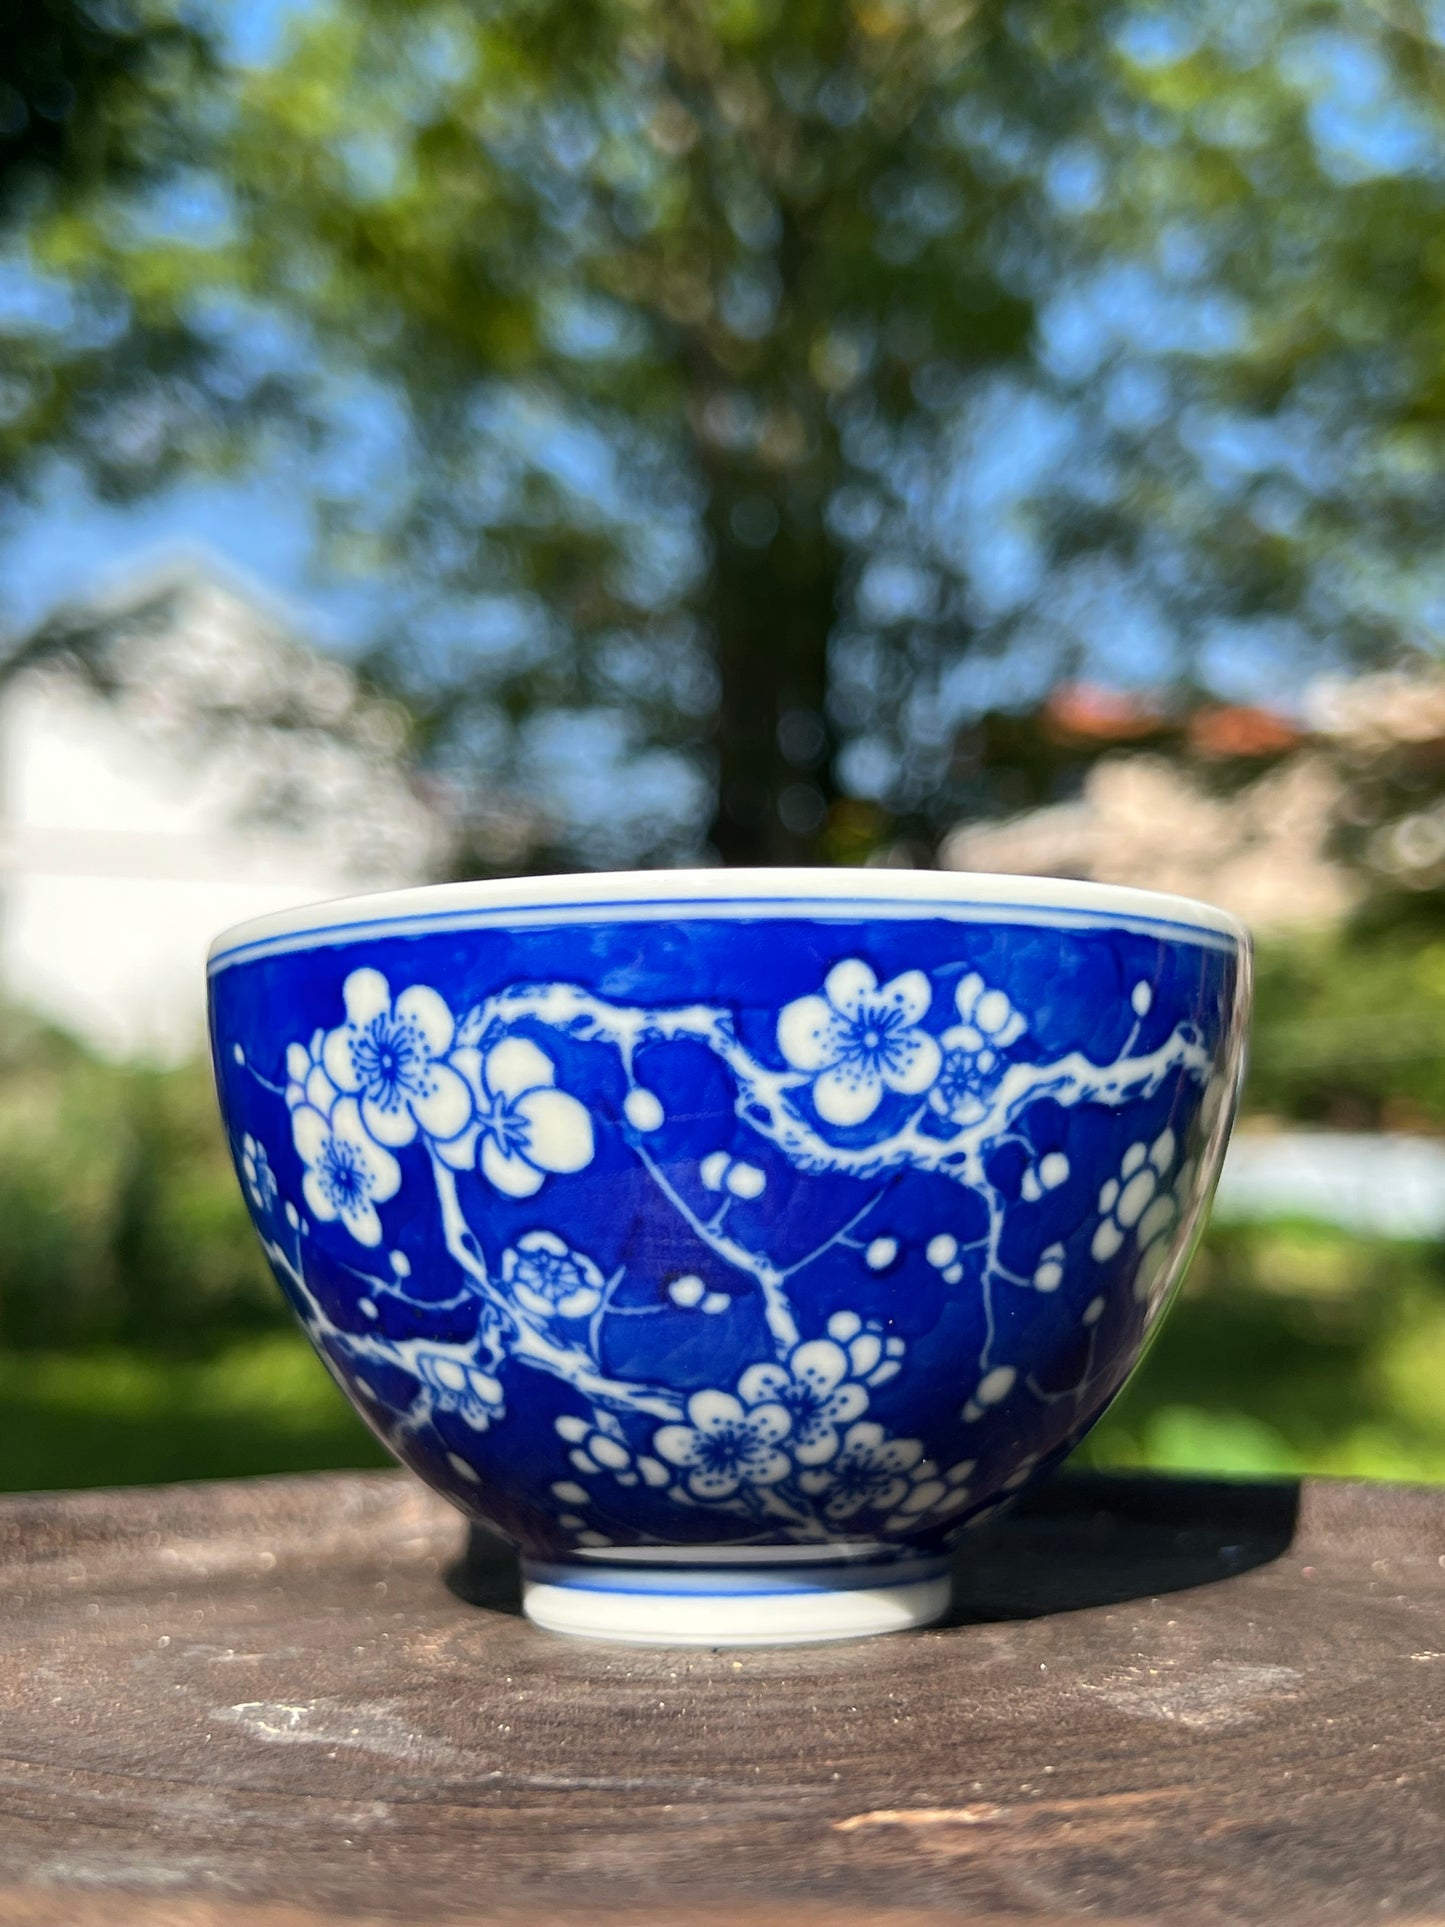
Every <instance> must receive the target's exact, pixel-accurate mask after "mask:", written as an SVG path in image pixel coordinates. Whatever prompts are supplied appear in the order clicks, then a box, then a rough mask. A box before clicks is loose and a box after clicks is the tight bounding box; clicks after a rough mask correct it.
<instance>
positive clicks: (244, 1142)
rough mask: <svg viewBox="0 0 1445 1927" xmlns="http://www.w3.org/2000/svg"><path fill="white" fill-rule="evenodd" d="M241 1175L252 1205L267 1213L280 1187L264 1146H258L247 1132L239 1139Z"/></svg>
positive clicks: (278, 1193)
mask: <svg viewBox="0 0 1445 1927" xmlns="http://www.w3.org/2000/svg"><path fill="white" fill-rule="evenodd" d="M241 1174H242V1176H243V1177H244V1178H245V1180H246V1189H247V1191H248V1192H249V1193H250V1196H251V1202H252V1204H253V1205H255V1207H256V1209H257V1210H258V1211H269V1210H270V1209H271V1207H272V1206H273V1205H274V1204H275V1202H276V1199H277V1197H278V1196H279V1195H280V1187H279V1186H278V1184H277V1183H276V1173H275V1172H274V1171H273V1170H272V1169H271V1160H270V1159H269V1158H268V1157H267V1155H266V1147H265V1145H264V1144H258V1143H257V1142H256V1140H255V1138H253V1137H252V1136H251V1133H250V1132H249V1131H247V1133H246V1135H245V1136H244V1137H243V1138H242V1139H241Z"/></svg>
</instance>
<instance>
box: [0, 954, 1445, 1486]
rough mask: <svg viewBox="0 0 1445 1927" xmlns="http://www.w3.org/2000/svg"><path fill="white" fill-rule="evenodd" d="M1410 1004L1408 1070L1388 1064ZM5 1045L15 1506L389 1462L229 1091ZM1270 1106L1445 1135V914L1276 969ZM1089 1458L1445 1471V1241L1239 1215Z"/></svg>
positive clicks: (1441, 1475) (16, 1033)
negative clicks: (247, 1190) (298, 1287)
mask: <svg viewBox="0 0 1445 1927" xmlns="http://www.w3.org/2000/svg"><path fill="white" fill-rule="evenodd" d="M1385 1012H1388V1013H1391V1021H1392V1022H1393V1023H1395V1025H1396V1030H1395V1031H1394V1033H1393V1035H1394V1036H1395V1037H1396V1038H1397V1039H1398V1038H1400V1037H1407V1038H1408V1039H1409V1040H1410V1051H1409V1054H1408V1056H1407V1057H1405V1058H1404V1059H1401V1057H1400V1056H1399V1055H1398V1054H1395V1055H1385V1056H1382V1055H1381V1054H1380V1052H1379V1050H1378V1049H1377V1048H1376V1044H1377V1041H1378V1040H1377V1036H1376V1033H1377V1032H1378V1031H1379V1028H1380V1024H1381V1021H1382V1020H1381V1013H1385ZM0 1037H3V1043H0V1490H10V1491H22V1490H34V1489H41V1488H55V1487H63V1486H96V1485H118V1484H129V1483H137V1482H151V1481H158V1480H168V1479H196V1478H220V1477H234V1476H240V1475H243V1474H248V1473H261V1472H281V1471H292V1470H298V1471H299V1470H310V1469H320V1468H323V1467H331V1466H365V1465H377V1464H383V1463H385V1462H386V1454H385V1453H384V1451H383V1449H382V1448H381V1447H380V1446H379V1445H378V1444H377V1443H376V1441H375V1440H374V1439H373V1438H372V1437H371V1435H370V1434H369V1433H368V1432H367V1431H366V1430H365V1429H364V1428H363V1427H362V1425H361V1423H360V1421H359V1420H358V1419H356V1418H355V1416H354V1415H353V1414H352V1412H351V1410H350V1408H349V1406H348V1405H347V1404H346V1402H345V1400H344V1399H343V1398H342V1396H341V1395H340V1393H339V1392H338V1391H337V1390H336V1388H335V1387H334V1385H333V1384H332V1382H331V1380H330V1378H329V1377H328V1376H327V1374H326V1372H325V1371H324V1370H323V1369H322V1367H321V1366H320V1365H319V1364H318V1362H317V1361H316V1359H315V1358H314V1356H313V1355H312V1353H311V1350H310V1347H309V1346H308V1344H307V1343H306V1341H305V1339H304V1338H303V1337H302V1336H301V1334H300V1332H299V1331H298V1330H297V1329H296V1328H295V1326H294V1325H293V1324H292V1322H291V1318H290V1314H289V1312H288V1311H287V1310H286V1308H285V1306H284V1304H283V1302H282V1300H281V1296H280V1293H279V1292H278V1291H277V1290H276V1287H275V1285H274V1284H273V1283H272V1281H271V1279H270V1277H269V1275H268V1274H267V1272H266V1268H265V1266H264V1264H263V1262H262V1260H261V1256H260V1252H259V1250H258V1248H257V1245H256V1241H255V1238H254V1235H253V1233H252V1232H251V1229H250V1226H249V1224H248V1222H247V1220H246V1216H245V1212H244V1210H243V1208H242V1205H241V1200H240V1195H239V1192H238V1189H237V1186H236V1180H235V1177H234V1175H233V1173H232V1171H231V1167H230V1163H229V1160H228V1157H227V1154H226V1149H225V1145H224V1141H223V1138H222V1134H221V1130H220V1126H219V1123H218V1120H217V1117H216V1112H215V1105H214V1098H213V1095H212V1091H211V1085H210V1078H209V1073H208V1072H207V1071H206V1070H204V1069H203V1068H202V1067H199V1066H192V1067H188V1068H183V1069H180V1070H173V1071H159V1070H147V1069H144V1068H139V1067H135V1066H116V1065H110V1064H102V1063H98V1062H96V1061H95V1060H94V1059H92V1058H90V1057H89V1056H87V1055H86V1053H85V1052H84V1051H83V1050H81V1049H80V1048H79V1047H78V1046H77V1045H75V1044H74V1043H73V1042H71V1041H69V1040H67V1039H66V1038H64V1037H61V1036H58V1035H57V1034H56V1033H54V1032H52V1031H48V1030H46V1029H44V1028H43V1027H41V1026H38V1025H36V1024H34V1023H31V1022H28V1021H26V1020H24V1019H23V1018H21V1017H12V1018H11V1019H10V1020H9V1021H8V1022H7V1023H6V1024H5V1025H4V1026H3V1027H0ZM1252 1093H1253V1103H1254V1106H1255V1109H1256V1111H1264V1112H1266V1113H1268V1114H1269V1115H1272V1116H1275V1117H1278V1118H1281V1119H1288V1120H1294V1121H1301V1122H1310V1123H1318V1122H1321V1121H1323V1120H1324V1119H1326V1118H1328V1117H1331V1116H1337V1117H1338V1121H1341V1122H1348V1123H1349V1124H1351V1125H1352V1126H1353V1127H1354V1128H1369V1127H1371V1126H1372V1125H1373V1126H1379V1125H1382V1124H1383V1125H1388V1124H1390V1123H1392V1122H1396V1123H1398V1122H1399V1121H1401V1120H1400V1117H1399V1109H1400V1107H1401V1106H1402V1105H1404V1106H1407V1107H1409V1116H1410V1118H1413V1119H1416V1120H1418V1122H1417V1128H1424V1129H1431V1128H1437V1127H1438V1126H1440V1125H1445V945H1442V941H1441V938H1440V936H1439V934H1438V932H1437V931H1436V929H1435V928H1434V926H1433V924H1430V925H1426V926H1422V927H1421V928H1420V929H1419V930H1418V931H1417V932H1414V933H1412V932H1410V931H1409V930H1406V931H1403V932H1402V931H1401V930H1399V929H1398V928H1393V929H1392V928H1385V927H1381V928H1380V929H1378V930H1376V931H1374V932H1368V931H1366V932H1357V933H1356V934H1355V935H1354V936H1339V937H1335V938H1330V939H1327V940H1326V939H1320V940H1317V941H1312V942H1310V943H1308V944H1305V945H1295V946H1294V947H1292V948H1291V950H1290V951H1288V952H1282V953H1278V954H1274V955H1268V954H1267V955H1266V956H1265V957H1264V958H1263V959H1262V967H1261V997H1260V1017H1259V1026H1258V1043H1257V1048H1256V1070H1255V1074H1254V1079H1253V1085H1252ZM1332 1107H1333V1109H1332ZM1392 1107H1393V1108H1392ZM1080 1457H1081V1458H1082V1459H1083V1460H1084V1461H1085V1462H1087V1463H1090V1464H1093V1465H1098V1466H1110V1465H1113V1466H1141V1467H1159V1468H1167V1469H1172V1470H1179V1471H1213V1472H1222V1473H1233V1474H1239V1475H1267V1474H1272V1473H1296V1472H1322V1473H1333V1474H1344V1475H1349V1476H1356V1477H1367V1478H1388V1479H1420V1480H1432V1481H1445V1246H1440V1245H1432V1244H1412V1243H1407V1242H1403V1241H1399V1240H1391V1239H1384V1238H1371V1237H1363V1236H1357V1235H1352V1234H1351V1233H1348V1232H1344V1231H1340V1230H1336V1229H1333V1228H1331V1227H1329V1226H1325V1225H1319V1224H1313V1223H1308V1222H1299V1221H1286V1220H1281V1221H1278V1222H1273V1223H1263V1224H1216V1225H1214V1226H1213V1227H1212V1228H1211V1229H1210V1231H1209V1233H1208V1234H1207V1236H1206V1238H1205V1241H1204V1243H1203V1245H1202V1247H1201V1249H1200V1252H1199V1254H1198V1256H1197V1258H1196V1260H1195V1263H1194V1266H1193V1269H1192V1271H1191V1273H1190V1276H1189V1279H1188V1281H1187V1282H1186V1285H1185V1288H1184V1291H1183V1293H1182V1294H1181V1296H1180V1299H1179V1301H1178V1302H1177V1303H1176V1305H1175V1306H1174V1308H1173V1310H1172V1311H1171V1312H1170V1315H1169V1317H1168V1319H1167V1320H1166V1322H1165V1326H1164V1329H1163V1332H1162V1334H1161V1335H1160V1338H1159V1340H1158V1342H1157V1343H1156V1344H1155V1346H1154V1348H1153V1349H1152V1351H1151V1352H1150V1354H1149V1356H1148V1358H1147V1359H1146V1361H1145V1363H1144V1365H1143V1367H1142V1368H1141V1370H1140V1372H1139V1373H1138V1375H1137V1376H1136V1378H1135V1379H1134V1381H1133V1382H1132V1383H1131V1385H1130V1386H1129V1387H1128V1388H1127V1390H1126V1391H1125V1393H1124V1394H1123V1396H1122V1397H1121V1398H1120V1399H1119V1401H1118V1402H1117V1403H1116V1405H1115V1406H1114V1407H1113V1408H1112V1409H1111V1410H1110V1412H1109V1413H1108V1415H1107V1416H1106V1417H1105V1419H1104V1420H1103V1422H1102V1423H1101V1424H1100V1425H1099V1426H1098V1427H1097V1429H1096V1430H1095V1431H1094V1432H1093V1433H1092V1434H1091V1435H1090V1437H1089V1438H1088V1439H1087V1440H1086V1441H1085V1443H1084V1445H1083V1447H1082V1448H1081V1452H1080Z"/></svg>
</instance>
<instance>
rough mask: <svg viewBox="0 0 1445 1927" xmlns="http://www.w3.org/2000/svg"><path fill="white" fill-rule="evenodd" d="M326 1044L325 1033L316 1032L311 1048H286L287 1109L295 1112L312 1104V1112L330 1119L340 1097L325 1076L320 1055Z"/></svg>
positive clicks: (299, 1045) (303, 1046) (306, 1046)
mask: <svg viewBox="0 0 1445 1927" xmlns="http://www.w3.org/2000/svg"><path fill="white" fill-rule="evenodd" d="M325 1044H326V1033H325V1031H324V1030H318V1031H316V1032H315V1033H314V1034H313V1036H312V1039H311V1042H310V1045H309V1046H308V1045H306V1044H288V1045H287V1046H286V1108H287V1109H288V1110H290V1111H294V1110H296V1109H297V1108H298V1107H299V1106H300V1105H302V1104H309V1105H310V1106H311V1108H312V1110H313V1111H320V1113H321V1115H322V1116H323V1117H330V1115H331V1107H332V1105H333V1104H334V1103H335V1102H336V1100H337V1098H338V1097H339V1096H340V1095H341V1093H340V1092H339V1091H338V1090H337V1088H336V1086H335V1085H334V1084H333V1083H332V1081H331V1079H330V1078H329V1077H328V1076H327V1074H326V1067H325V1066H324V1065H323V1063H322V1062H321V1052H322V1050H323V1048H324V1047H325Z"/></svg>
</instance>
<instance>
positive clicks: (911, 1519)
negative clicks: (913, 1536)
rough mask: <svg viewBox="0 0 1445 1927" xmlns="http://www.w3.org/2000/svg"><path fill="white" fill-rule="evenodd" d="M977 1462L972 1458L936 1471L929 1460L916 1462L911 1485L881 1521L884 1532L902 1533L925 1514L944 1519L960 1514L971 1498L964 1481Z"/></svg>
mask: <svg viewBox="0 0 1445 1927" xmlns="http://www.w3.org/2000/svg"><path fill="white" fill-rule="evenodd" d="M977 1463H978V1461H977V1460H976V1459H960V1460H959V1462H958V1464H957V1465H951V1466H950V1467H949V1468H948V1470H947V1471H946V1472H940V1471H939V1470H938V1468H937V1466H935V1465H934V1464H933V1463H932V1462H931V1461H930V1460H928V1459H923V1460H920V1462H919V1463H918V1464H917V1465H916V1466H914V1468H913V1471H912V1475H911V1476H912V1480H913V1483H912V1485H911V1486H910V1487H909V1489H908V1491H907V1492H905V1493H904V1495H903V1497H902V1499H900V1500H899V1502H898V1509H897V1511H896V1512H894V1513H893V1515H892V1516H891V1517H890V1518H887V1519H885V1520H884V1521H883V1527H884V1530H885V1531H886V1532H906V1531H907V1530H908V1528H909V1527H910V1526H917V1525H919V1524H921V1523H922V1521H923V1519H924V1517H925V1515H927V1516H929V1517H931V1518H934V1519H948V1518H951V1517H952V1516H953V1514H954V1513H955V1512H961V1511H962V1510H963V1508H964V1507H965V1506H966V1505H967V1504H968V1501H969V1499H970V1497H971V1496H972V1495H971V1494H970V1492H969V1488H968V1481H969V1478H970V1476H971V1475H972V1473H973V1471H974V1468H975V1466H976V1465H977Z"/></svg>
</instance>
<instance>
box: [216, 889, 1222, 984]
mask: <svg viewBox="0 0 1445 1927" xmlns="http://www.w3.org/2000/svg"><path fill="white" fill-rule="evenodd" d="M850 906H851V907H852V908H853V909H854V910H855V911H856V910H857V909H859V908H862V909H864V910H865V911H867V912H871V913H872V914H874V915H887V916H890V917H904V918H908V917H924V916H930V915H931V916H935V917H937V916H950V915H952V916H963V917H967V918H968V920H970V921H975V922H979V921H982V922H987V921H989V920H990V913H993V912H1009V913H1012V914H1010V915H1009V916H1008V918H1007V921H1009V922H1020V921H1032V922H1035V923H1041V922H1049V921H1054V920H1058V919H1063V920H1065V921H1068V922H1072V923H1075V924H1079V923H1083V924H1095V923H1102V924H1110V925H1121V924H1122V925H1126V926H1137V927H1142V928H1145V929H1147V930H1151V931H1155V932H1157V933H1158V934H1160V935H1168V934H1171V933H1172V934H1175V935H1179V936H1187V937H1193V938H1194V939H1195V940H1199V939H1200V938H1201V937H1202V938H1204V939H1206V940H1208V939H1210V938H1212V939H1214V941H1215V942H1216V943H1217V942H1218V940H1219V939H1220V938H1223V939H1225V940H1226V942H1230V943H1233V944H1236V945H1238V946H1239V947H1240V948H1241V949H1245V950H1247V949H1248V948H1249V945H1250V936H1249V930H1248V928H1247V926H1246V925H1245V924H1244V923H1242V922H1241V921H1240V919H1239V918H1238V917H1236V916H1234V915H1232V914H1231V912H1229V911H1228V910H1222V909H1220V908H1219V907H1218V906H1217V905H1215V904H1210V903H1202V902H1200V901H1198V900H1197V899H1195V898H1193V897H1182V896H1173V895H1169V894H1166V893H1165V892H1163V891H1159V890H1139V889H1134V888H1132V887H1131V886H1127V885H1124V884H1114V883H1093V882H1084V881H1080V880H1078V879H1076V878H1072V877H1037V876H1013V875H1005V874H1002V873H997V872H992V871H972V870H891V869H822V868H818V869H807V868H779V869H737V870H729V869H723V868H716V869H692V870H615V871H579V872H572V873H569V874H565V875H560V876H517V877H492V878H485V879H481V880H478V881H474V882H462V883H426V884H420V885H417V886H415V887H413V888H411V889H401V890H378V891H372V892H368V893H366V894H363V895H357V896H345V897H332V898H328V899H326V900H324V901H322V902H317V903H302V904H296V905H292V906H290V907H288V908H285V909H281V910H273V911H270V912H269V913H267V914H266V915H264V916H259V917H248V918H247V919H245V921H243V922H241V923H236V924H232V925H231V926H230V927H229V928H227V929H225V930H222V931H221V932H220V934H219V935H218V936H217V937H216V938H215V940H214V942H213V943H212V944H211V946H210V950H209V952H208V953H207V964H208V968H209V969H210V970H211V971H212V972H214V971H216V970H217V969H220V968H223V967H224V966H225V965H227V964H230V963H240V962H244V961H247V960H249V959H250V958H252V957H254V956H256V955H257V954H270V953H274V952H276V951H280V950H297V949H303V948H305V947H307V945H308V943H309V941H310V940H311V939H313V938H314V939H315V940H316V942H317V943H318V944H322V945H325V944H329V943H336V942H341V941H347V940H364V939H365V938H366V937H367V936H371V937H380V936H383V935H386V934H390V932H389V930H388V926H393V927H395V930H396V933H397V934H401V933H402V929H403V928H404V927H405V928H407V929H411V928H412V927H413V926H414V925H415V924H416V923H418V922H435V923H437V924H438V926H439V927H445V925H446V924H447V923H448V922H450V923H451V924H452V926H453V927H465V925H466V923H467V921H468V919H469V918H472V917H478V916H482V917H485V916H492V915H496V914H497V913H501V914H502V916H503V917H504V918H505V916H506V913H509V912H511V913H514V915H515V920H517V921H522V922H526V923H528V924H533V925H536V924H539V923H546V922H548V921H549V920H561V921H574V920H575V921H578V922H582V921H593V920H603V919H605V918H606V917H607V916H608V915H609V913H612V912H616V913H618V914H619V915H621V916H624V917H626V919H627V920H628V921H632V920H648V919H649V918H651V919H658V918H666V917H668V916H673V917H676V916H678V915H679V914H682V913H685V912H688V911H692V910H696V911H697V912H698V913H699V914H701V915H704V916H707V915H713V916H718V915H730V916H739V915H743V916H749V915H750V916H758V917H767V916H773V917H777V916H781V915H786V914H788V913H789V912H790V911H792V912H793V913H796V914H802V915H805V916H806V915H809V914H812V915H822V916H828V915H830V914H831V915H833V916H837V915H839V914H840V912H845V911H846V909H847V908H848V907H850ZM551 913H563V914H562V916H561V918H560V919H556V918H553V917H552V916H551Z"/></svg>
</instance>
